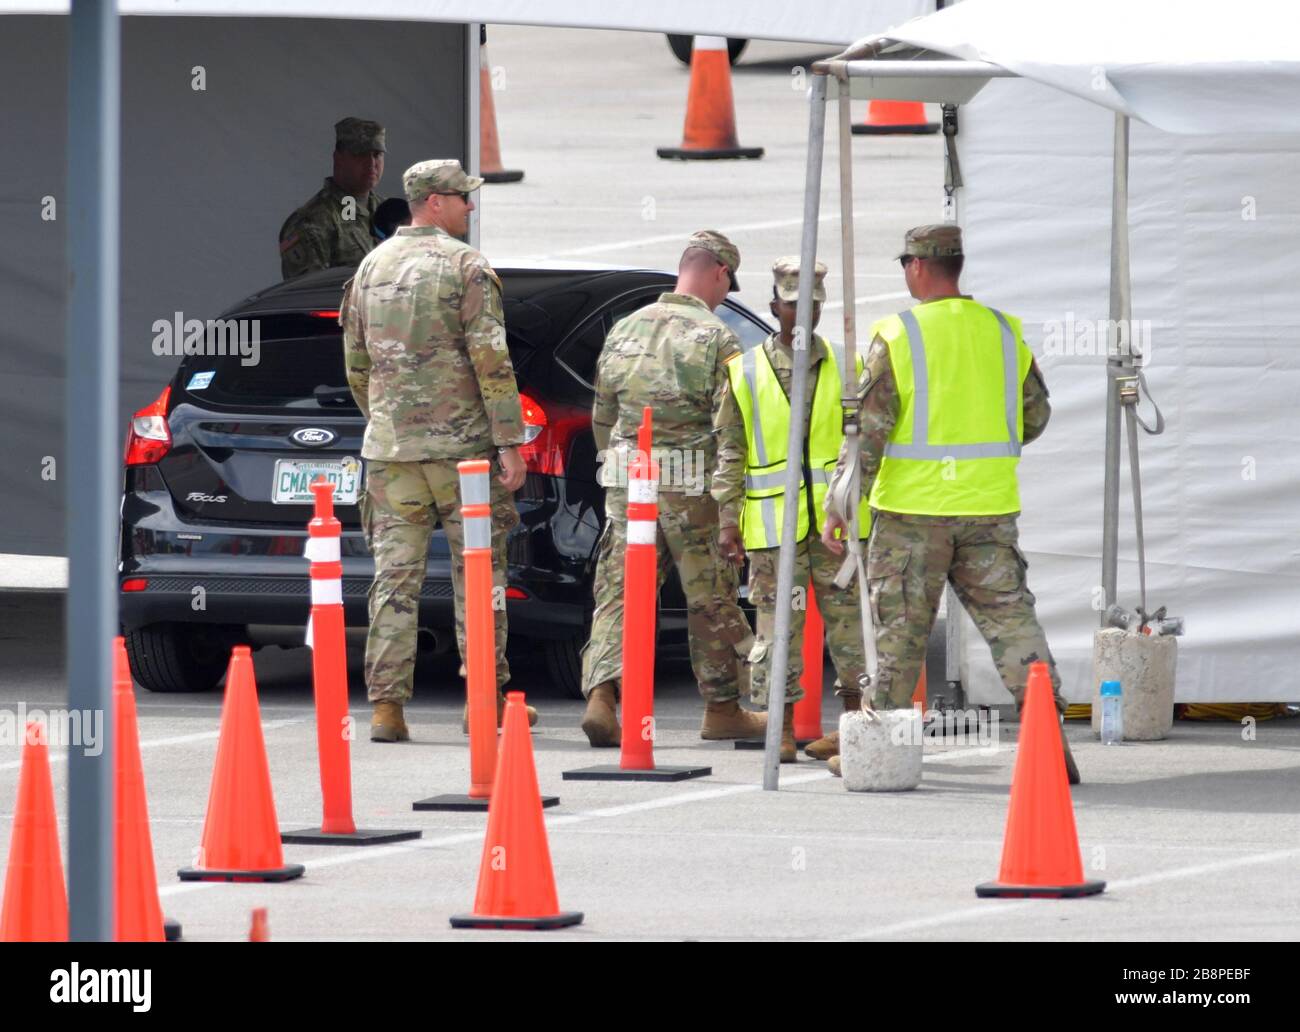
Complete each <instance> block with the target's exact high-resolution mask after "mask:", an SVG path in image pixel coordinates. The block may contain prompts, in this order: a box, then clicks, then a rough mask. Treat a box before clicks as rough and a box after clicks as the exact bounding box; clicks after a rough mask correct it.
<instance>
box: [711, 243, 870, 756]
mask: <svg viewBox="0 0 1300 1032" xmlns="http://www.w3.org/2000/svg"><path fill="white" fill-rule="evenodd" d="M772 275H773V279H774V280H775V282H774V284H773V290H772V303H771V309H772V315H773V316H774V317H775V318H776V320H777V324H778V325H779V326H780V330H778V331H777V332H776V333H772V334H770V335H769V336H768V338H767V339H766V340H765V341H763V344H762V348H763V352H764V354H765V356H766V358H767V361H768V363H769V364H770V365H771V367H772V371H773V372H774V373H775V374H776V378H777V380H778V382H779V383H780V385H781V389H782V390H783V391H784V392H785V396H786V399H787V409H788V407H789V406H788V399H789V397H790V383H791V378H792V376H793V374H794V361H795V355H796V352H795V350H794V346H793V340H794V331H795V315H796V302H797V301H798V300H799V257H798V256H797V255H796V256H794V257H789V258H779V259H777V261H776V262H775V263H774V264H773V266H772ZM825 279H826V266H825V265H824V264H822V263H821V262H818V263H817V264H816V267H815V270H814V286H813V313H812V324H813V326H814V328H815V327H816V326H817V323H818V321H819V320H820V318H821V306H822V304H823V303H824V302H825V300H826V287H825V284H824V281H825ZM814 341H815V344H814V346H813V348H812V349H811V350H810V352H809V354H808V393H807V398H806V401H805V404H804V420H803V422H804V440H805V441H808V440H809V438H810V435H811V425H812V416H813V398H814V397H815V394H816V385H817V383H818V378H819V375H820V373H821V371H822V369H823V368H825V363H827V362H829V361H832V359H831V358H830V357H829V354H828V352H831V351H832V350H833V349H831V348H830V346H829V345H828V344H827V342H826V341H825V340H824V339H823V338H822V337H819V336H814ZM739 361H740V358H739V356H736V357H733V358H732V359H731V362H732V363H735V362H739ZM840 375H841V376H843V375H844V371H843V370H842V369H841V370H840ZM854 382H856V378H855V381H854ZM726 404H727V406H728V407H729V408H730V409H731V410H732V411H731V413H730V415H729V416H728V418H727V419H725V420H724V424H725V426H724V429H723V430H722V431H721V432H720V433H719V436H718V468H717V470H716V472H715V473H714V475H713V497H714V499H715V500H716V501H717V503H718V522H719V525H720V527H721V529H720V531H719V535H718V546H719V548H720V549H721V550H722V555H723V558H725V559H728V560H730V561H731V562H734V563H735V564H736V565H737V566H740V565H741V564H743V563H744V561H745V556H746V550H745V546H744V538H743V535H742V533H741V530H740V528H741V525H742V519H741V515H742V512H743V511H744V510H745V509H746V505H747V503H746V500H745V471H746V466H751V465H752V466H754V467H758V466H761V465H765V464H766V462H765V459H766V457H765V459H764V460H757V459H754V458H753V457H752V456H750V455H749V454H748V453H749V445H748V441H747V440H746V433H745V424H744V417H743V415H742V413H741V411H740V408H739V404H738V400H737V397H736V394H735V392H734V391H730V392H728V395H727V402H726ZM834 408H835V412H834V418H835V420H836V425H837V426H839V424H840V420H841V413H842V411H843V410H842V409H841V408H840V391H838V390H837V391H836V392H835V406H834ZM769 418H771V417H770V416H764V417H763V422H764V424H765V428H766V424H767V422H768V419H769ZM770 429H771V432H772V433H774V434H775V435H776V436H777V437H778V438H779V439H782V440H783V439H784V438H785V436H786V434H787V433H788V432H789V420H788V419H781V420H779V422H777V423H776V425H775V426H773V427H771V428H770ZM840 436H841V437H842V434H841V435H840ZM818 472H823V473H824V471H822V470H819V471H818ZM810 473H811V471H810V470H808V469H807V467H806V466H805V484H804V490H805V492H810V491H812V490H813V485H812V484H811V483H810V482H809V475H810ZM781 479H782V482H783V483H784V473H782V474H781ZM809 501H810V504H814V505H815V504H816V503H815V498H814V499H811V500H809ZM801 504H802V503H801ZM818 508H819V509H820V506H818ZM823 515H824V513H823V512H819V513H818V520H819V521H818V522H817V523H814V524H810V525H809V528H808V533H807V534H806V535H805V536H804V538H803V539H802V540H801V541H799V542H798V543H797V544H796V546H795V548H796V551H795V561H794V583H795V585H796V589H797V590H798V591H801V592H804V591H806V590H807V585H808V582H809V579H810V578H811V580H812V585H813V591H814V593H815V595H816V598H817V605H818V608H819V609H820V611H821V614H822V618H823V620H824V621H825V626H826V642H827V644H828V645H829V647H830V651H831V659H832V660H833V661H834V663H835V671H836V673H837V674H838V675H839V676H838V679H837V680H836V682H835V694H836V695H838V696H840V697H841V698H842V700H843V704H844V708H845V710H855V709H860V708H861V706H862V685H861V678H862V675H863V673H864V672H865V670H866V658H865V656H864V654H863V649H862V611H861V606H860V603H859V601H858V592H857V590H856V589H855V588H852V587H850V588H849V589H848V590H845V589H843V588H837V587H836V586H835V584H834V578H835V574H836V572H837V571H838V570H839V568H840V560H839V559H838V558H836V557H835V555H834V554H832V553H831V551H830V549H828V548H827V547H826V546H825V545H824V544H822V541H821V537H820V531H821V525H820V518H821V517H822V516H823ZM745 516H746V520H745V522H748V521H749V520H753V519H755V515H754V513H753V511H752V509H751V510H750V511H749V512H747V513H746V514H745ZM780 555H781V552H780V549H779V548H778V547H771V546H769V547H766V548H751V549H750V550H749V552H748V556H749V601H750V602H751V603H753V606H754V609H755V611H756V612H757V615H758V627H757V631H758V633H757V636H756V638H755V641H754V648H753V650H752V651H751V653H750V656H749V661H750V667H751V691H750V697H751V699H752V700H753V702H754V704H755V705H760V706H766V705H767V698H768V684H769V682H770V680H771V676H772V672H771V658H772V657H771V649H772V643H773V640H774V637H775V631H776V597H777V595H776V577H777V564H778V562H779V560H780ZM805 610H806V606H804V605H794V606H793V607H792V609H791V613H790V617H791V619H790V634H789V657H788V659H787V665H786V706H785V709H786V712H785V726H784V727H783V729H782V737H781V762H782V763H794V762H795V758H796V757H795V740H794V726H793V723H792V721H793V711H794V704H795V703H796V702H798V701H799V700H800V699H802V698H803V694H804V692H803V686H802V685H801V684H800V683H799V678H800V677H801V676H802V674H803V653H802V650H801V648H800V643H801V642H802V641H803V635H804V613H805ZM838 751H839V738H838V733H836V734H835V737H834V738H831V736H827V737H826V738H824V739H818V741H816V742H813V743H811V744H810V745H809V747H808V752H809V755H811V756H814V757H815V758H817V759H827V758H828V757H830V756H833V755H834V754H835V753H836V752H838Z"/></svg>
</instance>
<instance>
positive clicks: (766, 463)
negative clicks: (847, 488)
mask: <svg viewBox="0 0 1300 1032" xmlns="http://www.w3.org/2000/svg"><path fill="white" fill-rule="evenodd" d="M814 339H815V340H816V341H817V344H818V346H820V347H821V348H822V349H823V353H824V355H825V357H824V358H823V359H822V360H821V362H819V363H818V364H817V365H815V366H813V367H812V368H813V370H814V371H816V374H817V386H816V388H815V389H814V391H813V401H812V413H811V421H810V424H809V427H808V438H807V449H808V452H807V455H808V460H809V466H808V476H807V477H805V478H804V480H803V481H801V482H800V485H799V517H798V521H797V529H796V532H795V540H797V541H802V540H803V539H804V537H805V536H806V535H807V533H808V525H809V520H808V506H809V500H808V483H807V481H808V480H809V479H811V481H812V506H813V509H814V514H813V528H814V530H815V532H816V533H817V534H820V533H821V531H822V525H823V523H824V522H825V518H826V508H825V502H826V489H827V486H828V484H829V483H830V478H831V474H832V473H833V472H834V471H835V463H836V461H837V459H838V458H839V454H840V445H841V444H843V443H844V427H843V422H844V419H843V412H844V409H843V407H842V404H841V398H840V394H841V390H842V388H841V381H840V369H841V368H842V366H843V364H844V353H843V348H842V347H839V346H835V347H832V346H831V345H830V344H829V343H827V342H826V340H824V339H823V338H821V337H815V338H814ZM857 366H858V372H859V374H860V373H861V372H862V358H861V356H859V357H858V361H857ZM727 373H728V376H729V377H730V379H731V389H732V392H733V393H734V394H735V397H736V402H737V404H738V405H739V407H740V414H741V417H742V418H743V419H744V421H745V440H746V444H747V445H748V457H747V459H746V462H745V506H744V508H743V509H742V510H741V515H740V531H741V536H742V538H743V540H744V543H745V548H746V549H747V550H754V549H764V548H779V547H780V545H781V527H782V523H783V520H784V519H785V472H786V447H787V446H788V444H789V437H788V435H789V433H790V399H789V398H787V397H786V394H785V390H784V389H783V388H782V386H781V381H780V380H779V379H778V378H777V375H776V370H775V369H773V368H772V363H771V362H770V361H769V360H768V357H767V352H766V351H765V350H764V348H763V346H762V345H761V344H760V345H759V346H758V347H756V348H751V349H750V350H749V351H746V352H745V353H744V354H742V355H736V356H735V357H733V358H732V359H730V360H729V362H728V365H727ZM858 526H859V536H860V537H866V536H867V535H868V534H869V533H870V531H871V513H870V511H869V510H868V509H867V507H866V506H865V505H864V506H862V507H861V509H860V512H859V521H858Z"/></svg>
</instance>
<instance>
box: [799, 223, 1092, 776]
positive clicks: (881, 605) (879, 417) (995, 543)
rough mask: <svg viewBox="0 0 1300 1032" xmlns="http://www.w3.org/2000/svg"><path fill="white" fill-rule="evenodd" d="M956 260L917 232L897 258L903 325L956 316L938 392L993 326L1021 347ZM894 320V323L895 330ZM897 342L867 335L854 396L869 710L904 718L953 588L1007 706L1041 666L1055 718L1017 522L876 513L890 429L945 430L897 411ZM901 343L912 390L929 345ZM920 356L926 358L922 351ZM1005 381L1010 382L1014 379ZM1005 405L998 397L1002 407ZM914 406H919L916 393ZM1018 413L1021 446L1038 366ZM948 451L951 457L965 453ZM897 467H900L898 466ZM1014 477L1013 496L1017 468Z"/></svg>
mask: <svg viewBox="0 0 1300 1032" xmlns="http://www.w3.org/2000/svg"><path fill="white" fill-rule="evenodd" d="M962 259H963V251H962V242H961V229H960V227H958V226H955V225H946V224H945V225H930V226H919V227H917V228H915V229H911V230H909V231H908V232H907V236H906V239H905V243H904V249H903V253H902V254H901V255H899V260H900V261H901V262H902V263H903V270H904V276H905V278H906V280H907V286H908V290H909V291H910V292H911V294H912V296H913V297H915V298H916V299H917V301H918V302H919V304H918V306H917V307H916V308H914V309H911V310H910V314H911V318H912V319H913V320H915V318H916V314H915V313H917V312H918V311H919V310H920V309H921V308H923V307H925V306H927V305H931V304H936V305H943V306H947V307H948V308H949V309H950V310H951V312H952V313H953V314H952V315H950V316H949V318H950V319H952V320H954V322H955V324H958V325H961V326H963V328H965V329H966V331H967V337H966V342H967V345H968V348H966V349H963V350H962V351H950V352H947V353H946V354H944V353H943V352H939V353H937V354H936V355H934V356H931V357H928V358H925V359H924V364H925V366H926V367H927V368H928V370H929V371H928V373H927V374H926V375H927V376H928V382H929V383H930V384H931V385H935V384H942V383H943V381H944V379H945V377H944V370H943V369H942V368H936V366H937V365H938V363H939V362H940V360H941V356H942V357H943V360H945V361H947V362H951V363H957V366H960V367H961V368H963V369H967V370H969V369H970V368H971V367H970V366H961V363H962V362H963V360H964V359H965V360H966V361H967V362H969V358H968V357H967V354H966V353H965V352H968V351H969V348H970V346H973V342H975V341H980V340H987V339H989V338H988V337H981V336H979V335H980V334H986V333H989V332H990V331H991V332H992V333H997V332H998V326H999V324H1001V326H1002V332H1003V334H1004V340H1005V339H1006V337H1005V335H1006V334H1013V335H1014V337H1013V339H1014V344H1015V346H1016V348H1022V347H1023V346H1024V345H1023V338H1022V337H1021V334H1020V323H1019V320H1017V319H1015V318H1014V317H1010V316H1003V315H1002V314H1001V313H996V312H992V311H991V310H990V309H988V308H986V307H984V306H983V305H979V304H976V303H975V302H973V301H972V300H971V299H970V298H969V297H968V296H967V295H964V294H962V293H961V292H960V290H959V288H958V283H957V281H958V277H959V276H960V274H961V268H962ZM908 314H909V313H904V315H908ZM994 315H996V316H997V319H996V321H995V320H994V319H993V318H992V316H994ZM902 318H903V317H902V316H894V317H892V319H895V320H897V319H902ZM903 324H904V326H906V325H907V321H906V319H903ZM913 325H914V326H915V325H917V324H916V323H913ZM977 327H982V328H977ZM894 332H896V324H892V325H891V321H890V320H889V319H882V320H880V321H879V322H877V323H876V324H875V326H873V327H872V341H871V347H870V350H869V351H868V352H867V366H866V371H865V372H864V374H863V378H862V381H861V384H860V385H859V397H860V398H861V402H860V405H861V408H860V413H861V421H862V422H861V426H862V451H861V470H862V488H863V493H864V495H868V496H869V497H870V498H871V503H872V510H873V518H872V532H871V542H870V548H869V555H868V561H867V579H868V581H869V585H870V592H869V597H870V601H871V607H872V610H873V615H874V617H875V622H876V649H877V652H878V655H879V661H880V662H879V676H878V678H877V683H876V685H875V694H874V696H873V699H872V705H873V706H874V707H876V708H903V707H907V706H910V705H911V697H912V689H913V686H914V685H915V684H916V680H917V676H918V674H919V673H920V668H921V664H922V663H923V662H924V661H925V650H926V643H927V641H928V640H929V637H930V630H931V628H932V626H933V625H934V617H935V613H936V611H937V609H938V606H939V595H940V593H941V592H942V590H943V586H944V583H945V582H947V583H950V584H952V586H953V590H954V591H955V592H956V593H957V597H958V598H959V599H960V600H961V603H962V605H963V606H964V607H965V609H966V611H967V612H968V613H969V614H970V615H971V619H972V620H974V621H975V626H976V627H978V628H979V631H980V633H981V634H982V635H983V636H984V640H985V641H986V642H988V644H989V648H990V650H991V652H992V654H993V662H994V663H995V664H996V666H997V669H998V673H999V674H1000V675H1001V677H1002V682H1003V684H1005V685H1006V687H1007V690H1008V691H1010V692H1011V694H1012V696H1013V697H1014V698H1015V700H1016V706H1017V708H1019V707H1021V706H1023V705H1024V692H1025V686H1026V684H1027V683H1028V680H1029V665H1030V664H1031V663H1033V662H1036V661H1038V660H1043V661H1045V662H1046V663H1047V664H1048V668H1049V670H1050V671H1051V679H1052V695H1053V697H1054V699H1055V703H1056V708H1057V710H1058V711H1059V712H1061V713H1062V714H1063V713H1064V712H1065V701H1064V700H1063V699H1062V698H1061V691H1060V688H1061V679H1060V677H1059V675H1058V674H1057V671H1056V663H1055V661H1054V660H1053V659H1052V654H1051V651H1050V650H1049V649H1048V647H1047V638H1046V636H1045V635H1044V634H1043V629H1042V627H1041V626H1040V624H1039V623H1038V617H1037V615H1036V614H1035V612H1034V596H1033V594H1032V593H1031V592H1030V590H1029V585H1028V583H1027V580H1026V576H1025V571H1026V567H1027V565H1028V564H1027V562H1026V560H1025V556H1024V553H1023V552H1021V550H1020V546H1019V531H1018V529H1017V526H1016V517H1017V516H1018V515H1019V512H1016V511H1012V512H1005V513H1001V512H997V511H994V512H992V513H986V514H981V515H954V514H951V513H950V514H947V515H933V514H929V513H926V512H897V511H890V510H889V509H888V508H887V507H885V508H883V509H882V507H881V505H880V504H879V502H880V498H881V494H882V488H884V487H885V486H886V485H885V484H884V480H885V476H884V475H882V476H881V477H879V478H878V477H877V474H878V473H880V471H881V467H882V457H885V456H887V455H888V454H889V449H891V448H894V450H895V452H896V453H897V452H901V451H902V450H903V449H901V448H896V447H895V444H896V439H897V438H898V437H899V436H900V435H899V434H897V433H895V429H896V427H898V428H910V435H909V437H910V441H911V442H915V441H916V440H917V436H916V435H918V434H922V433H925V434H928V433H929V432H930V431H929V429H928V427H933V426H936V425H940V424H939V420H940V419H941V418H942V414H939V415H936V414H935V412H934V411H933V408H934V406H933V400H934V399H933V396H932V397H931V398H930V406H929V407H930V409H931V411H930V412H929V418H928V420H927V427H924V428H920V427H918V425H917V423H918V422H919V421H918V420H916V419H915V416H916V415H917V413H916V408H917V406H916V405H915V404H910V405H909V406H908V410H907V411H900V409H901V408H902V403H901V395H900V390H899V385H898V372H897V370H896V369H895V367H894V359H892V358H891V353H890V349H889V345H888V343H887V341H886V339H885V335H886V334H893V333H894ZM907 332H908V334H909V344H910V346H911V348H912V350H911V355H912V357H913V361H912V362H910V363H909V364H910V365H911V367H912V368H910V369H908V370H907V371H906V375H907V376H909V377H912V378H915V377H916V376H917V373H916V371H915V370H916V366H917V361H916V360H917V359H918V358H920V357H921V356H922V354H923V352H922V350H920V349H925V345H923V344H922V343H921V342H920V341H912V340H911V339H910V334H911V333H912V330H910V329H909V330H908V331H907ZM918 332H919V331H918ZM1009 352H1010V349H1007V350H1004V351H1003V356H1004V358H1003V363H1000V364H999V369H998V370H997V371H996V375H997V376H998V377H999V385H1000V384H1001V383H1002V382H1010V380H1005V381H1004V380H1002V379H1001V378H1002V377H1004V376H1007V375H1008V374H1007V372H1005V371H1004V370H1003V368H1001V366H1002V365H1003V364H1005V356H1006V355H1007V354H1008V353H1009ZM1010 353H1016V352H1010ZM924 354H928V349H927V350H925V352H924ZM1010 372H1011V373H1015V372H1016V370H1011V371H1010ZM934 389H935V388H934V387H933V386H932V387H931V388H930V390H931V391H933V390H934ZM1002 393H1003V392H1002V391H999V395H1001V394H1002ZM917 394H918V395H920V391H919V390H918V391H917ZM1019 402H1020V404H1019V411H1018V413H1017V412H1016V410H1015V408H1014V407H1013V408H1012V409H1011V414H1009V415H1008V425H1009V424H1010V420H1012V419H1013V418H1015V417H1018V419H1019V421H1020V423H1021V426H1020V427H1019V433H1018V436H1019V438H1020V442H1019V443H1024V444H1028V443H1029V442H1031V441H1033V440H1035V439H1037V438H1038V437H1039V436H1040V435H1041V434H1042V432H1043V430H1044V429H1045V428H1046V427H1047V421H1048V419H1049V418H1050V416H1051V412H1052V409H1051V404H1050V403H1049V401H1048V393H1047V385H1046V384H1045V383H1044V381H1043V376H1042V373H1041V372H1040V371H1039V369H1038V363H1037V362H1034V361H1032V357H1030V358H1029V362H1028V367H1027V368H1026V369H1025V370H1024V372H1023V375H1022V378H1021V380H1020V398H1019ZM1000 403H1001V399H999V404H1000ZM1007 432H1008V431H1007V428H1004V436H1005V435H1006V433H1007ZM925 439H926V438H924V437H922V438H921V440H925ZM1012 445H1013V447H1012V449H1011V451H1012V453H1013V454H1014V455H1015V456H1018V454H1019V448H1018V447H1016V446H1015V445H1016V442H1014V441H1013V442H1012ZM903 447H904V448H906V447H908V445H904V446H903ZM946 447H949V448H951V449H952V450H953V451H954V452H956V451H957V450H958V449H960V448H962V447H969V446H963V445H946ZM940 450H941V449H940ZM841 461H843V458H841ZM893 461H894V462H896V463H897V462H899V461H900V460H898V459H895V460H893ZM909 461H910V460H909V459H906V458H904V459H902V460H901V462H902V463H903V464H906V463H908V462H909ZM942 461H945V462H947V463H948V464H949V469H950V470H952V471H953V474H954V475H952V476H950V477H945V479H946V480H947V481H948V482H949V483H950V484H951V488H949V489H948V490H949V491H950V492H951V494H952V495H953V496H954V497H956V496H960V495H961V494H962V492H963V491H964V490H965V488H966V485H964V484H963V483H962V478H961V475H960V473H959V472H958V470H959V469H960V461H959V460H957V459H955V458H949V459H945V460H942ZM966 461H970V460H966ZM996 461H1006V460H1004V459H998V460H996ZM1011 468H1012V474H1011V475H1012V478H1013V479H1012V483H1013V484H1014V464H1013V465H1012V467H1011ZM894 469H895V471H896V474H897V475H898V476H900V477H901V476H905V475H906V472H905V470H904V466H903V465H896V466H895V467H894ZM971 475H975V474H971ZM977 511H978V509H977ZM843 527H844V523H843V521H842V520H841V519H840V518H839V517H837V516H830V517H828V519H827V526H826V530H825V532H824V534H823V540H824V541H826V542H827V543H828V544H829V545H830V546H831V548H832V550H833V551H835V552H836V553H837V554H838V553H841V552H842V551H843V548H844V546H843V544H842V543H840V542H839V541H836V540H833V539H834V537H835V535H836V533H837V531H842V529H843ZM1061 739H1062V744H1063V747H1064V751H1065V761H1066V770H1067V772H1068V774H1069V779H1070V783H1071V784H1077V783H1078V781H1079V773H1078V769H1077V768H1076V767H1075V764H1074V758H1073V757H1072V756H1071V754H1070V746H1069V742H1068V741H1067V740H1066V738H1065V732H1064V729H1062V732H1061ZM836 761H838V757H835V758H834V760H833V761H832V764H833V766H832V770H835V771H836V772H837V773H838V768H837V766H834V764H835V763H836Z"/></svg>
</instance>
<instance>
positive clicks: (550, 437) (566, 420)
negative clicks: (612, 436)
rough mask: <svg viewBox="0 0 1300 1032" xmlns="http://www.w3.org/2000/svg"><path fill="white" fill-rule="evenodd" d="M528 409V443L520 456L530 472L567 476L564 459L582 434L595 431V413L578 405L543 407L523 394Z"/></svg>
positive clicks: (526, 420) (520, 397) (526, 435)
mask: <svg viewBox="0 0 1300 1032" xmlns="http://www.w3.org/2000/svg"><path fill="white" fill-rule="evenodd" d="M519 402H520V404H521V405H522V406H523V410H524V443H523V444H522V445H521V446H520V448H519V454H520V456H521V457H522V458H523V460H524V466H525V467H526V468H527V470H528V472H529V473H545V474H549V475H550V476H556V477H560V476H563V475H564V459H565V456H566V455H568V453H569V445H570V444H571V443H572V442H573V439H574V437H575V436H577V435H578V434H580V433H582V432H583V431H585V430H589V429H591V413H590V412H589V411H587V410H586V409H584V408H578V407H577V406H576V405H561V404H558V403H551V404H549V405H546V406H543V405H542V404H541V403H540V402H538V401H537V400H536V399H534V398H531V397H529V396H528V395H527V394H520V395H519Z"/></svg>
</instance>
